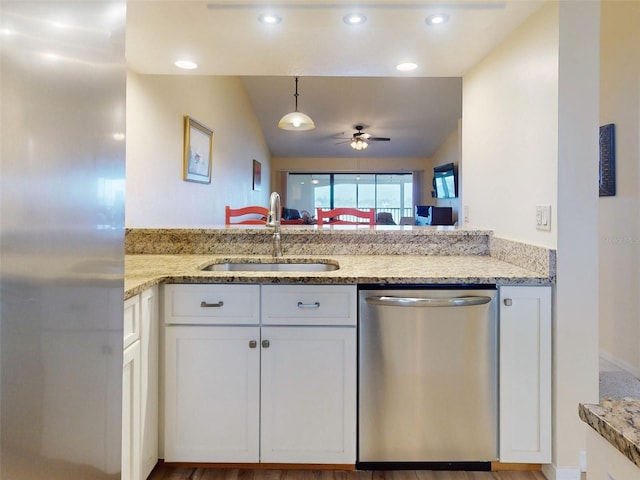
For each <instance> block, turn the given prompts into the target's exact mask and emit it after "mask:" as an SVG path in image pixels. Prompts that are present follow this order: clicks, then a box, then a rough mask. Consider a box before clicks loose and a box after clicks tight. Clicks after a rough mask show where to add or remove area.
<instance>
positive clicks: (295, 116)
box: [278, 112, 316, 131]
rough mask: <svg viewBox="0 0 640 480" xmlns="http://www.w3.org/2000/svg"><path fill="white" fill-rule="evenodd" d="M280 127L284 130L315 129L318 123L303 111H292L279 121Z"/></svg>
mask: <svg viewBox="0 0 640 480" xmlns="http://www.w3.org/2000/svg"><path fill="white" fill-rule="evenodd" d="M278 128H281V129H282V130H300V131H304V130H313V129H314V128H316V125H315V124H314V123H313V120H311V117H309V115H305V114H304V113H302V112H290V113H287V114H286V115H285V116H284V117H282V118H281V119H280V121H279V122H278Z"/></svg>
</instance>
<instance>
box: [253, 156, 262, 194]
mask: <svg viewBox="0 0 640 480" xmlns="http://www.w3.org/2000/svg"><path fill="white" fill-rule="evenodd" d="M261 183H262V165H260V162H259V161H257V160H254V161H253V189H254V190H255V191H258V192H259V191H260V184H261Z"/></svg>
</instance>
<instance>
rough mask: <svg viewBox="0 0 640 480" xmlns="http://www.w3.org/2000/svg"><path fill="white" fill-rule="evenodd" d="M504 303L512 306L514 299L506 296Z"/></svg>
mask: <svg viewBox="0 0 640 480" xmlns="http://www.w3.org/2000/svg"><path fill="white" fill-rule="evenodd" d="M504 304H505V306H507V307H510V306H511V305H513V300H511V299H510V298H505V299H504Z"/></svg>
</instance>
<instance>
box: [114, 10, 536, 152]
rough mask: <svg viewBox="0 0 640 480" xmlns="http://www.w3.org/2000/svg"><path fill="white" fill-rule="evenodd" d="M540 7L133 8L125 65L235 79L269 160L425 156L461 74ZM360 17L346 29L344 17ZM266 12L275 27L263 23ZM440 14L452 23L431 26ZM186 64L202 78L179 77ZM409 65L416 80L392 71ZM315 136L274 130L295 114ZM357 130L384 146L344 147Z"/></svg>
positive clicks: (451, 108) (451, 113)
mask: <svg viewBox="0 0 640 480" xmlns="http://www.w3.org/2000/svg"><path fill="white" fill-rule="evenodd" d="M542 3H543V0H509V1H491V0H490V1H480V0H467V1H447V0H440V1H437V2H432V1H413V0H399V1H392V0H384V1H383V0H365V1H361V2H350V1H344V0H306V1H305V0H288V1H287V0H274V1H270V2H266V1H245V0H218V1H211V2H202V1H190V0H182V1H177V0H153V1H149V0H129V2H128V10H127V32H126V42H127V48H126V50H127V61H128V63H129V66H130V67H131V68H132V69H133V70H135V71H137V72H139V73H143V74H170V75H177V74H186V75H237V76H241V77H242V80H243V82H244V85H245V88H246V91H247V94H248V96H249V98H250V100H251V103H252V105H253V108H254V110H255V112H256V115H257V117H258V120H259V122H260V124H261V126H262V129H263V132H264V135H265V138H266V141H267V144H268V146H269V149H270V150H271V153H272V155H274V156H282V157H305V156H322V157H353V156H368V157H429V156H430V155H432V154H433V152H434V150H435V149H436V148H437V147H438V146H439V145H440V144H441V143H442V142H443V141H444V139H446V137H447V135H448V134H449V133H450V132H451V131H452V130H453V129H454V128H455V126H456V124H457V121H458V119H459V118H460V117H461V115H462V77H463V75H464V74H465V73H466V72H467V71H468V70H469V69H470V68H471V67H472V66H473V65H475V64H476V63H477V62H479V61H480V60H481V59H482V58H483V57H484V56H485V55H486V54H487V53H488V52H489V51H491V50H492V49H493V48H494V47H495V46H496V45H497V44H498V43H500V42H501V41H502V40H503V39H504V38H505V37H506V36H507V35H508V34H509V33H510V32H511V31H513V30H514V29H516V28H517V27H518V26H519V25H520V24H522V23H523V22H524V21H525V20H526V19H527V18H528V17H529V16H530V15H531V14H532V13H533V12H535V11H536V10H537V9H538V8H540V6H541V5H542ZM352 12H358V13H360V14H362V15H364V16H365V17H366V21H365V22H364V23H363V24H360V25H349V24H347V23H346V22H345V21H343V17H344V16H345V15H347V14H349V13H352ZM264 13H275V14H277V15H278V16H279V17H280V19H281V22H280V23H278V24H275V25H265V24H263V23H260V22H259V21H258V17H259V16H260V15H261V14H264ZM435 13H444V14H446V15H447V16H448V17H449V20H448V22H446V23H444V24H442V25H434V26H432V25H428V24H427V23H426V22H425V19H426V18H427V17H429V16H430V15H432V14H435ZM179 59H187V60H191V61H194V62H196V63H197V64H198V66H199V67H198V69H197V70H189V71H185V70H180V69H178V68H177V67H176V66H175V65H174V62H175V61H176V60H179ZM402 62H414V63H416V64H417V68H416V69H415V70H413V71H411V72H399V71H398V70H396V65H397V64H399V63H402ZM294 76H299V77H300V83H299V94H300V95H299V97H298V105H299V110H300V111H302V112H304V113H306V114H308V115H310V116H311V117H312V118H313V120H314V122H315V124H316V128H315V129H314V130H310V131H306V132H288V131H283V130H280V129H278V128H277V122H278V120H279V119H280V117H282V115H284V114H285V113H287V112H289V111H292V110H293V109H294V97H293V93H294V89H295V84H294ZM355 125H364V126H365V130H366V131H368V132H369V133H371V134H372V135H373V136H376V137H389V138H391V141H389V142H373V143H372V144H371V145H370V147H369V148H367V149H366V150H365V151H363V152H356V151H355V150H353V149H351V148H350V147H349V143H348V142H346V143H339V142H340V138H348V137H351V135H352V134H353V133H354V131H355V130H354V126H355Z"/></svg>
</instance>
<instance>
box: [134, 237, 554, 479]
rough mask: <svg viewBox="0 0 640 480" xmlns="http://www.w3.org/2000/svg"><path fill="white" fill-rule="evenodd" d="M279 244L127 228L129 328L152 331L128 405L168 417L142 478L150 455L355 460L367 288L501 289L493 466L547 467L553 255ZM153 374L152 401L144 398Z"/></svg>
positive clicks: (377, 241) (531, 249)
mask: <svg viewBox="0 0 640 480" xmlns="http://www.w3.org/2000/svg"><path fill="white" fill-rule="evenodd" d="M272 236H273V230H272V229H269V228H266V227H262V226H232V227H219V228H205V229H203V228H195V229H188V228H175V229H172V228H166V229H165V228H163V229H131V230H128V231H127V232H126V242H125V244H126V257H125V299H126V300H125V312H127V311H128V312H129V314H127V313H125V332H129V331H131V332H134V330H135V326H136V325H137V324H141V325H143V327H142V328H141V329H140V330H141V331H140V333H138V334H137V335H138V336H137V337H135V338H139V339H140V343H141V346H142V354H141V358H142V359H143V360H142V364H143V367H142V369H141V371H142V374H141V378H142V380H138V381H139V382H141V384H142V385H143V387H142V390H143V394H142V398H146V401H147V405H143V406H142V407H141V408H139V407H137V406H136V405H135V402H134V403H132V404H131V405H130V408H128V409H127V411H131V412H134V413H135V412H138V411H142V412H149V411H155V410H156V409H158V408H159V412H160V413H159V416H158V418H160V419H161V422H163V425H164V427H163V434H162V435H161V439H160V442H161V443H160V446H159V448H158V449H157V450H158V452H159V453H158V456H156V457H154V456H153V451H154V447H153V445H150V443H149V442H148V441H146V440H145V439H149V438H151V439H153V438H156V439H157V438H158V436H157V435H155V436H154V435H153V434H152V435H147V434H146V433H145V432H142V433H141V434H140V436H139V437H140V438H142V445H143V446H142V448H141V450H142V451H143V452H148V453H147V454H144V455H143V460H142V463H144V465H145V467H144V468H142V470H143V471H145V472H146V471H148V469H149V467H150V466H151V465H152V464H153V458H164V459H165V461H166V462H195V463H230V462H231V463H233V462H240V463H249V464H254V463H258V462H266V463H276V464H277V463H292V464H309V465H310V464H330V465H334V466H338V467H340V468H354V467H355V466H357V462H358V460H357V452H356V445H357V441H356V435H357V429H356V419H357V415H356V398H357V392H356V387H357V383H356V369H357V367H358V363H357V360H356V352H357V348H356V346H357V343H356V336H357V335H358V331H359V327H358V325H359V322H360V320H359V319H358V317H359V315H361V309H359V308H358V306H357V304H358V291H359V290H360V289H365V288H366V286H367V285H369V286H371V285H372V284H373V285H376V286H385V287H386V286H389V287H392V288H393V287H394V286H395V287H396V288H400V287H411V288H416V287H418V288H425V289H428V288H429V287H433V286H437V287H441V286H445V285H446V286H448V287H451V288H456V287H462V288H464V289H466V290H469V291H470V287H473V286H475V287H477V288H486V289H488V290H493V292H494V293H493V296H494V298H495V300H494V302H495V306H494V307H493V308H492V312H493V315H494V318H497V316H498V315H499V317H500V329H499V332H498V329H494V330H493V331H494V334H493V335H494V337H493V338H494V340H493V342H494V343H493V347H492V348H491V352H492V354H491V355H493V357H492V358H494V360H492V362H493V364H494V365H496V364H497V363H499V364H500V365H502V366H503V367H502V368H500V370H499V375H500V382H499V385H501V387H500V391H499V392H498V391H497V385H498V383H497V382H495V385H496V387H495V390H493V395H495V396H496V397H497V395H498V394H499V395H500V402H499V405H500V407H499V408H500V415H499V419H500V421H499V422H497V421H496V422H494V425H493V427H494V428H495V429H496V432H497V431H498V429H499V438H500V444H499V445H495V448H496V449H498V450H499V451H495V454H494V455H493V456H492V461H496V462H497V461H500V462H504V463H527V464H543V463H550V461H551V289H550V286H551V285H552V284H553V283H554V282H555V251H553V250H549V249H546V248H543V247H538V246H532V245H526V244H522V243H518V242H513V241H510V240H505V239H500V238H496V237H494V236H493V234H492V232H490V231H486V230H470V229H469V230H467V229H461V228H456V227H413V226H375V227H361V226H332V227H323V228H319V227H317V226H300V227H298V226H295V227H294V226H287V227H283V228H282V230H281V240H282V250H283V256H282V257H273V256H272V254H271V252H272V246H273V245H272ZM238 264H240V267H241V270H240V271H238V270H237V269H236V267H238ZM274 265H275V266H277V267H278V268H276V271H270V267H273V266H274ZM292 265H293V266H292ZM265 266H267V268H266V269H265V268H263V267H265ZM310 267H313V268H310ZM461 295H464V294H463V293H461ZM498 298H499V302H498ZM152 305H155V307H153V306H152ZM159 306H162V307H161V308H159ZM154 308H155V310H154ZM154 311H155V312H156V313H153V312H154ZM145 312H146V313H145ZM150 312H151V313H150ZM136 315H139V316H140V318H141V321H140V322H136V321H135V317H136ZM129 318H131V319H132V320H131V321H127V319H129ZM128 325H132V328H128ZM144 325H147V327H146V328H147V329H148V330H149V331H150V332H151V339H152V340H149V339H148V338H147V336H146V335H145V327H144ZM154 328H156V329H160V332H158V331H155V332H154ZM498 333H499V335H498ZM132 338H133V335H132ZM158 338H163V339H164V341H163V342H159V341H158ZM454 338H455V337H454ZM530 338H538V339H539V341H538V342H531V341H530ZM132 345H135V342H134V343H132ZM145 345H148V347H146V348H145ZM154 345H156V346H155V347H154ZM498 345H500V347H498ZM129 348H131V347H129ZM153 348H156V349H157V350H156V351H159V352H160V357H159V358H161V359H162V360H161V365H162V368H161V367H160V366H158V365H155V366H154V365H153V361H154V358H158V357H157V356H155V357H154V355H153V353H149V352H153ZM125 353H126V351H125ZM498 354H499V360H498ZM132 358H133V357H132ZM146 358H149V359H150V360H149V361H148V362H147V365H146V366H145V359H146ZM132 362H133V363H131V362H130V363H129V364H132V365H133V366H134V367H135V359H134V360H133V361H132ZM129 364H126V365H129ZM130 370H131V371H133V372H134V373H131V374H128V376H127V374H125V376H126V378H130V381H128V382H126V383H125V384H126V385H129V384H132V385H135V382H136V377H135V376H134V375H135V369H133V368H132V369H130ZM125 371H126V372H128V371H129V370H125ZM158 378H160V379H163V380H162V384H163V387H161V388H160V391H159V394H156V393H153V392H145V391H144V390H145V387H144V385H145V381H148V382H149V383H148V384H151V383H152V382H153V381H156V379H158ZM145 379H146V380H145ZM239 379H240V380H239ZM292 379H295V380H292ZM247 388H248V390H247ZM486 388H487V389H491V387H489V386H487V387H486ZM163 389H164V391H163ZM127 391H128V390H127ZM154 391H155V390H154ZM220 392H225V394H224V395H221V394H220ZM127 398H129V397H127ZM154 398H159V399H161V400H160V401H161V403H160V406H159V407H158V406H157V405H153V404H152V403H153V399H154ZM532 398H534V399H535V401H534V402H531V401H529V400H530V399H532ZM495 404H496V405H497V404H498V403H497V402H496V403H495ZM314 405H324V406H325V407H326V408H325V409H323V410H322V412H319V411H318V410H317V408H315V407H314ZM320 413H322V415H320ZM147 417H148V418H154V414H153V415H147ZM127 418H128V417H127ZM496 418H498V417H497V416H496ZM131 423H132V424H133V425H135V424H136V422H135V421H132V422H131ZM498 423H499V425H498ZM214 425H215V426H216V428H213V426H214ZM123 428H126V426H123ZM131 438H132V440H131V442H130V443H127V442H126V441H125V442H124V443H123V444H124V445H136V444H137V440H135V438H134V437H133V436H132V437H131ZM532 445H533V447H532ZM465 454H466V451H465V452H462V455H463V456H464V455H465ZM124 455H125V456H127V454H126V452H125V454H124ZM135 455H136V450H135V449H131V453H130V455H129V457H131V458H133V460H131V461H130V464H131V465H137V464H138V463H140V462H141V461H140V460H137V459H135V458H134V457H135ZM471 455H472V454H471ZM129 457H127V458H129ZM469 460H472V459H469ZM483 461H484V462H485V463H486V459H484V460H483ZM143 478H144V477H143Z"/></svg>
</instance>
